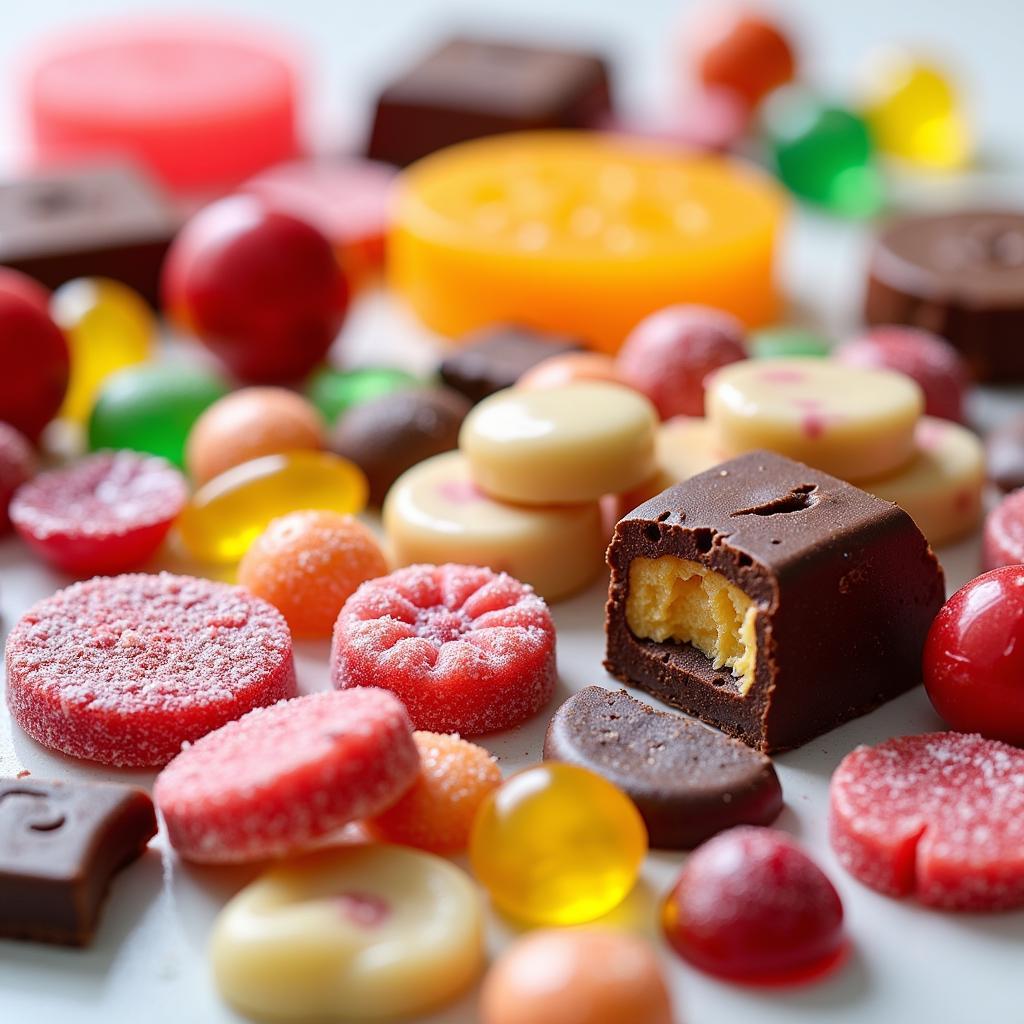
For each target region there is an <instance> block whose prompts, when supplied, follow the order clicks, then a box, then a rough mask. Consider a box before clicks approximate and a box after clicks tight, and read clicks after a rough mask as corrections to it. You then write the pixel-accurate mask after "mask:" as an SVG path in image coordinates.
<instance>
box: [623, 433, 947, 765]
mask: <svg viewBox="0 0 1024 1024" xmlns="http://www.w3.org/2000/svg"><path fill="white" fill-rule="evenodd" d="M666 555H670V556H675V558H677V559H683V560H686V561H687V562H690V563H697V565H698V566H700V567H702V570H703V571H706V570H711V571H713V572H714V573H717V574H719V576H720V577H724V578H725V580H726V581H727V582H728V583H730V584H733V585H734V586H735V587H737V588H739V590H740V591H741V592H742V594H744V595H746V597H747V598H749V599H750V601H751V602H752V605H753V608H754V610H753V611H752V612H751V614H752V616H753V626H754V635H755V636H756V644H755V650H756V655H755V658H754V661H753V667H752V673H751V677H750V686H749V689H748V690H747V692H746V693H744V692H743V687H742V686H741V684H740V680H739V679H737V678H736V677H734V675H733V672H732V671H731V670H730V669H729V668H726V667H723V668H719V669H716V668H714V665H713V662H712V660H711V658H710V657H709V656H708V655H706V654H704V653H703V652H702V651H701V650H699V649H698V648H697V647H695V646H693V645H692V644H691V643H686V642H682V643H681V642H676V641H675V640H672V639H668V640H662V641H660V642H659V641H656V640H654V639H650V638H642V637H639V636H637V635H635V633H634V631H633V629H632V628H631V626H630V623H629V621H628V616H627V606H628V605H629V596H630V589H631V585H632V581H631V575H632V566H633V565H634V563H635V562H636V560H637V559H659V558H661V557H662V556H666ZM608 562H609V565H610V566H611V570H612V577H611V583H610V587H609V592H608V605H607V617H606V630H607V656H606V661H605V667H606V668H607V669H608V671H609V672H610V673H611V674H612V675H613V676H615V677H616V678H618V679H621V680H623V681H624V682H627V683H630V684H631V685H634V686H638V687H640V688H642V689H644V690H647V691H648V692H649V693H652V694H654V695H655V696H657V697H660V698H661V699H662V700H664V701H665V702H666V703H668V704H673V705H675V706H676V707H679V708H682V709H683V710H684V711H688V712H690V713H691V714H693V715H696V716H697V717H699V718H702V719H703V720H704V721H705V722H708V723H710V724H711V725H715V726H717V727H718V728H720V729H722V730H723V731H724V732H727V733H730V734H731V735H733V736H737V737H738V738H739V739H742V740H743V741H744V742H745V743H748V744H749V745H750V746H752V747H754V748H756V749H758V750H762V751H773V750H785V749H788V748H791V747H798V746H800V745H801V744H803V743H806V742H807V741H808V740H810V739H812V738H813V737H815V736H818V735H820V734H821V733H823V732H827V731H828V730H829V729H832V728H834V727H835V726H837V725H840V724H841V723H843V722H845V721H848V720H849V719H851V718H855V717H857V716H858V715H862V714H864V713H865V712H867V711H870V710H871V709H872V708H874V707H877V706H878V705H879V704H882V703H884V702H885V701H887V700H891V699H892V698H893V697H895V696H897V695H898V694H900V693H903V692H904V691H905V690H909V689H910V688H911V687H913V686H916V685H917V684H918V683H919V682H920V681H921V652H922V649H923V647H924V641H925V636H926V635H927V632H928V628H929V626H930V625H931V622H932V619H933V618H934V617H935V615H936V613H937V612H938V610H939V608H940V607H941V606H942V603H943V600H944V597H945V586H944V580H943V574H942V569H941V568H940V566H939V564H938V562H937V561H936V559H935V555H934V554H933V553H932V550H931V548H930V547H929V546H928V542H927V541H926V540H925V538H924V537H923V536H922V534H921V532H920V531H919V530H918V529H917V527H916V526H915V525H914V522H913V520H912V519H911V518H910V516H909V515H907V513H906V512H904V511H903V510H902V509H901V508H899V507H898V506H897V505H894V504H892V503H891V502H887V501H881V500H880V499H878V498H874V497H872V496H871V495H870V494H867V493H866V492H865V491H862V490H860V489H859V488H857V487H853V486H851V485H850V484H847V483H844V482H843V481H842V480H837V479H836V478H835V477H831V476H828V475H827V474H825V473H820V472H818V471H817V470H815V469H811V468H809V467H808V466H804V465H802V464H801V463H799V462H794V461H792V460H791V459H786V458H783V457H782V456H779V455H775V454H772V453H770V452H752V453H750V454H748V455H743V456H741V457H740V458H737V459H733V460H732V461H730V462H726V463H723V464H722V465H720V466H716V467H714V468H713V469H710V470H708V471H707V472H705V473H701V474H699V475H698V476H695V477H692V478H690V479H689V480H687V481H686V482H685V483H682V484H679V485H677V486H675V487H670V488H669V489H668V490H666V491H664V492H663V493H661V494H659V495H658V496H657V497H656V498H652V499H651V500H650V501H648V502H646V503H645V504H643V505H641V506H640V507H639V508H637V509H635V510H634V511H633V512H631V513H630V514H629V515H627V516H626V517H625V518H623V519H622V520H621V521H620V522H619V523H618V525H617V526H616V528H615V534H614V537H613V539H612V543H611V546H610V547H609V549H608ZM645 564H647V563H637V565H638V570H639V571H643V567H644V565H645ZM661 564H666V565H670V566H671V565H675V564H677V563H661ZM638 593H639V588H638ZM634 614H636V613H634Z"/></svg>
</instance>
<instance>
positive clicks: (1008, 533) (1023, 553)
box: [981, 488, 1024, 569]
mask: <svg viewBox="0 0 1024 1024" xmlns="http://www.w3.org/2000/svg"><path fill="white" fill-rule="evenodd" d="M1021 562H1024V488H1022V489H1021V490H1019V491H1012V492H1011V493H1010V494H1007V495H1006V497H1005V498H1003V499H1002V500H1001V501H1000V502H999V504H998V505H996V507H995V508H994V509H992V511H991V512H989V514H988V517H987V518H986V519H985V534H984V540H983V542H982V551H981V564H982V568H984V569H998V568H999V567H1000V566H1001V565H1017V564H1019V563H1021Z"/></svg>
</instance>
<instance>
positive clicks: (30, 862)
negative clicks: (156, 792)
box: [0, 779, 156, 946]
mask: <svg viewBox="0 0 1024 1024" xmlns="http://www.w3.org/2000/svg"><path fill="white" fill-rule="evenodd" d="M154 835H156V815H155V813H154V811H153V801H152V800H150V798H149V797H148V796H147V795H146V793H145V792H143V791H142V790H141V789H137V788H136V787H134V786H122V785H115V784H108V783H90V782H76V783H63V782H37V781H35V780H29V779H0V936H4V937H6V938H13V939H34V940H36V941H38V942H57V943H61V944H63V945H67V946H84V945H86V944H87V943H88V942H89V941H90V940H91V938H92V935H93V932H94V930H95V927H96V923H97V921H98V919H99V912H100V907H101V905H102V903H103V900H104V897H105V896H106V893H107V889H108V888H109V886H110V881H111V879H112V878H113V876H114V875H115V874H116V873H117V872H118V871H119V870H120V869H121V868H123V867H125V866H126V865H127V864H130V863H131V862H132V861H133V860H135V859H136V858H137V857H138V856H139V855H140V854H141V853H142V851H143V850H144V849H145V848H146V844H147V843H148V842H149V840H150V839H151V838H152V837H153V836H154Z"/></svg>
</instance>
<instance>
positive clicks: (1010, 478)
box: [985, 413, 1024, 492]
mask: <svg viewBox="0 0 1024 1024" xmlns="http://www.w3.org/2000/svg"><path fill="white" fill-rule="evenodd" d="M985 465H986V466H987V467H988V477H989V479H990V480H991V481H992V482H993V483H994V484H995V485H996V487H998V488H999V489H1000V490H1001V491H1007V492H1008V491H1015V490H1017V488H1018V487H1024V413H1022V414H1020V415H1017V416H1012V417H1011V418H1010V419H1008V420H1007V421H1006V422H1005V423H1001V424H1000V425H999V426H998V427H996V428H995V430H993V431H992V432H991V433H990V434H989V435H988V436H987V437H986V438H985Z"/></svg>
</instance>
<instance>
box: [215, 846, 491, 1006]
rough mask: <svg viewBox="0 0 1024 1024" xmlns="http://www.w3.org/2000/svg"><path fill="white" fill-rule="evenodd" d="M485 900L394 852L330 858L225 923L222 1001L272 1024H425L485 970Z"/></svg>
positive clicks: (450, 876) (220, 945)
mask: <svg viewBox="0 0 1024 1024" xmlns="http://www.w3.org/2000/svg"><path fill="white" fill-rule="evenodd" d="M480 902H481V901H480V896H479V893H478V892H477V890H476V887H475V886H474V885H473V883H472V882H471V881H470V880H469V878H467V877H466V875H465V874H464V873H463V872H462V871H461V870H459V868H457V867H455V865H453V864H449V863H448V862H447V861H445V860H442V859H441V858H439V857H434V856H431V855H430V854H426V853H419V852H418V851H415V850H407V849H403V848H401V847H397V846H353V847H347V848H342V849H335V850H325V851H322V852H320V853H315V854H311V855H309V856H306V857H303V858H301V859H298V860H292V861H288V862H286V863H284V864H281V865H279V866H277V867H275V868H273V869H271V870H270V871H269V872H267V874H265V875H263V876H262V877H261V878H259V879H257V880H256V881H255V882H253V883H252V884H251V885H249V886H247V887H246V888H245V889H243V890H242V891H241V892H240V893H239V894H238V895H237V896H235V898H234V899H232V900H231V902H230V903H228V905H227V906H226V907H225V908H224V910H223V911H222V912H221V913H220V915H219V916H218V918H217V921H216V923H215V924H214V928H213V936H212V939H211V942H210V957H211V960H212V963H213V975H214V978H215V979H216V982H217V987H218V988H219V989H220V992H221V995H223V996H224V998H225V999H227V1001H228V1002H229V1003H231V1004H232V1005H233V1006H234V1007H235V1008H236V1009H238V1010H239V1011H241V1012H242V1013H245V1014H246V1015H251V1016H255V1017H258V1018H261V1019H266V1020H272V1021H282V1022H283V1021H296V1022H300V1021H309V1020H319V1021H329V1020H359V1021H366V1020H369V1019H373V1020H377V1019H380V1018H389V1017H403V1018H406V1019H407V1018H408V1016H409V1015H418V1014H421V1013H425V1012H427V1011H428V1010H430V1009H433V1008H434V1007H436V1006H438V1005H441V1004H443V1003H445V1002H447V1001H449V1000H450V999H454V998H455V997H456V996H457V995H459V994H460V993H461V992H462V991H463V990H464V989H466V988H467V987H468V986H469V985H470V984H471V983H472V981H473V980H474V978H475V977H476V976H477V974H478V973H479V972H480V970H481V968H482V966H483V960H484V948H483V947H484V939H483V913H482V908H481V905H480Z"/></svg>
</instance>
